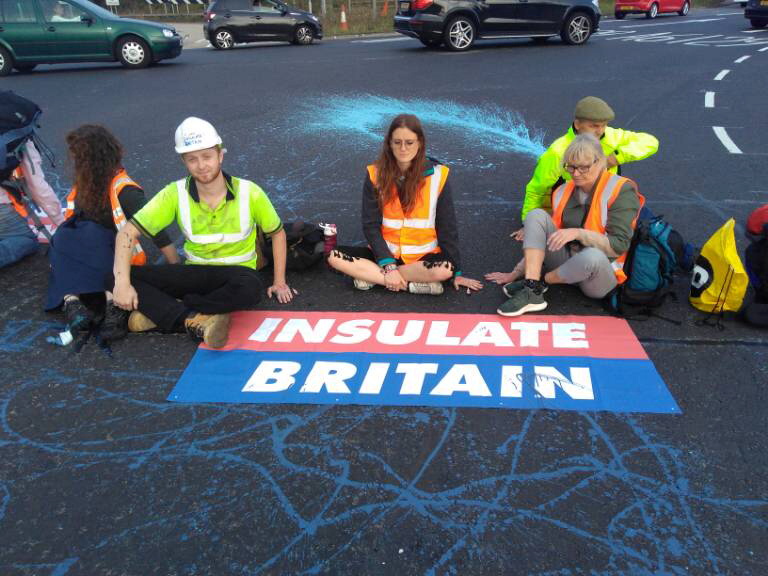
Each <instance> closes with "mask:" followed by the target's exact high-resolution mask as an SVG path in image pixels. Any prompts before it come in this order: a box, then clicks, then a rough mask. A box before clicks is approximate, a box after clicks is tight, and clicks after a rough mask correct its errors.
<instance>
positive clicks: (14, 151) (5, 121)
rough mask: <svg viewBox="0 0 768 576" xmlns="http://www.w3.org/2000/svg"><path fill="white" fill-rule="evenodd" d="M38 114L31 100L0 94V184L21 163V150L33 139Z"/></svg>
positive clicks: (15, 95)
mask: <svg viewBox="0 0 768 576" xmlns="http://www.w3.org/2000/svg"><path fill="white" fill-rule="evenodd" d="M40 114H42V110H40V107H39V106H38V105H37V104H35V103H34V102H32V101H31V100H27V99H26V98H23V97H21V96H19V95H17V94H14V93H13V92H11V91H3V92H0V182H4V181H5V180H8V179H9V178H10V177H11V175H12V174H13V171H14V170H15V169H16V167H17V166H18V165H19V163H20V162H21V148H22V147H23V146H24V144H25V143H26V142H27V140H29V139H30V138H32V137H33V135H34V133H35V130H36V129H37V127H38V126H37V122H38V119H39V118H40Z"/></svg>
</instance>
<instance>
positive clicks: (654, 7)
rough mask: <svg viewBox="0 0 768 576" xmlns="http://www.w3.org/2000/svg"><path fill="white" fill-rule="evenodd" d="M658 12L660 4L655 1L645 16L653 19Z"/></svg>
mask: <svg viewBox="0 0 768 576" xmlns="http://www.w3.org/2000/svg"><path fill="white" fill-rule="evenodd" d="M658 14H659V5H658V4H656V2H654V3H653V4H651V7H650V9H649V10H648V12H646V13H645V17H646V18H648V19H650V20H653V19H654V18H656V16H658Z"/></svg>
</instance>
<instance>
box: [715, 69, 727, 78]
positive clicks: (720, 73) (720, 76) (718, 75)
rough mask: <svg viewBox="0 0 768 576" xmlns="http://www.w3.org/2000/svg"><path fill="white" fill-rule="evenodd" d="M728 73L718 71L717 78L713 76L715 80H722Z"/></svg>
mask: <svg viewBox="0 0 768 576" xmlns="http://www.w3.org/2000/svg"><path fill="white" fill-rule="evenodd" d="M728 72H730V70H720V72H719V73H718V74H717V76H715V80H722V79H723V78H725V77H726V76H728Z"/></svg>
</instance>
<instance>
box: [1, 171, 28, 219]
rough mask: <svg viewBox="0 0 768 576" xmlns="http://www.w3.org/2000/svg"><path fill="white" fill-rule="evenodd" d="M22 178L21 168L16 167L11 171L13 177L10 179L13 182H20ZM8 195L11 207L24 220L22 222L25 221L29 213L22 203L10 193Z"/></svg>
mask: <svg viewBox="0 0 768 576" xmlns="http://www.w3.org/2000/svg"><path fill="white" fill-rule="evenodd" d="M22 178H24V171H23V170H22V169H21V166H17V167H16V169H15V170H14V171H13V175H12V176H11V179H13V180H21V179H22ZM6 194H7V195H8V199H9V200H10V201H11V204H12V205H13V209H14V210H16V212H17V213H18V214H19V216H21V217H22V218H24V220H26V219H27V216H29V211H28V210H27V207H26V206H24V204H23V203H22V202H20V201H19V200H18V199H17V198H16V196H14V195H13V194H11V193H10V192H6Z"/></svg>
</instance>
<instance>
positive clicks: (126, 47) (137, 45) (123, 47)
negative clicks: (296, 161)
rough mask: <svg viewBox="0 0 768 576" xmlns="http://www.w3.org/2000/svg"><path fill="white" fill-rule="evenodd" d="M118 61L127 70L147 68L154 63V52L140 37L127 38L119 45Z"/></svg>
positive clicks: (121, 40)
mask: <svg viewBox="0 0 768 576" xmlns="http://www.w3.org/2000/svg"><path fill="white" fill-rule="evenodd" d="M117 59H118V60H120V64H122V65H123V66H125V67H126V68H146V67H147V66H149V65H150V64H151V63H152V52H151V50H150V49H149V46H148V45H147V43H146V42H144V40H142V39H141V38H139V37H138V36H125V37H123V38H121V39H120V40H119V41H118V43H117Z"/></svg>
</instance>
